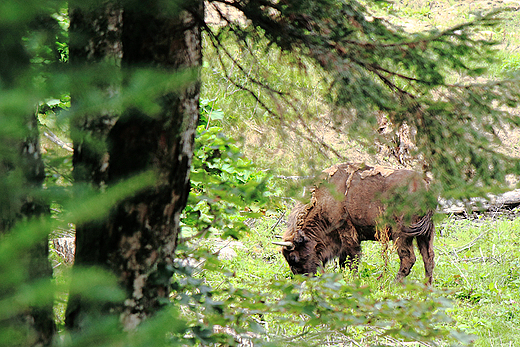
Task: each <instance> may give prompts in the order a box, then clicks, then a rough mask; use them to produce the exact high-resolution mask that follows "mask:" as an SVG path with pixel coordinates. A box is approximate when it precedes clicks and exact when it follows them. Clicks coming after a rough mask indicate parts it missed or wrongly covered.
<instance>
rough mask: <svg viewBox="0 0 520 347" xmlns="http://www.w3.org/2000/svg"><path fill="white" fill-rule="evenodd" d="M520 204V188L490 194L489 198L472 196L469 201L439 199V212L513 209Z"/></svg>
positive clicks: (457, 212) (458, 212)
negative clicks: (498, 193)
mask: <svg viewBox="0 0 520 347" xmlns="http://www.w3.org/2000/svg"><path fill="white" fill-rule="evenodd" d="M517 206H520V189H515V190H512V191H509V192H506V193H503V194H500V195H490V196H489V198H488V199H485V198H472V199H470V200H469V201H468V202H466V203H464V202H462V201H447V200H443V199H440V200H439V209H438V212H440V213H445V214H464V213H471V212H486V211H496V210H501V209H507V210H511V209H513V208H515V207H517Z"/></svg>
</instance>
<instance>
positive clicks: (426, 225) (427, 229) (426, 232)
mask: <svg viewBox="0 0 520 347" xmlns="http://www.w3.org/2000/svg"><path fill="white" fill-rule="evenodd" d="M432 217H433V211H428V213H426V214H425V215H424V216H423V217H422V218H421V219H420V220H419V221H417V222H415V223H413V224H412V225H410V226H409V227H403V228H402V231H403V232H404V233H405V234H407V235H409V236H430V235H431V234H432V233H433V232H434V230H435V229H434V226H433V220H432Z"/></svg>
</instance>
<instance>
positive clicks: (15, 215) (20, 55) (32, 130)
mask: <svg viewBox="0 0 520 347" xmlns="http://www.w3.org/2000/svg"><path fill="white" fill-rule="evenodd" d="M24 33H25V31H24V30H23V29H22V30H20V28H5V27H0V37H2V38H6V40H3V41H2V44H0V61H2V62H3V64H2V67H1V68H0V82H1V84H2V87H4V88H5V89H7V90H11V91H15V93H11V94H8V95H11V96H12V95H16V92H18V93H19V94H20V95H22V93H23V95H27V91H26V90H23V89H22V87H21V86H20V85H18V83H17V82H18V78H19V77H20V76H22V75H23V74H24V72H25V71H27V69H29V68H30V63H29V57H28V56H27V55H26V53H25V51H24V48H23V45H22V37H23V35H24ZM1 92H2V90H0V93H1ZM28 103H30V98H28ZM33 107H34V105H30V104H29V105H28V106H27V107H26V110H20V112H19V113H7V114H0V118H2V120H3V121H4V122H6V123H3V124H4V126H5V125H6V124H7V125H8V126H7V129H8V130H7V134H2V132H1V131H0V189H1V190H2V197H1V200H0V234H2V233H9V232H11V230H12V228H13V227H15V226H16V224H17V223H19V222H22V221H28V220H32V219H35V218H39V217H41V216H42V215H44V214H47V213H48V211H49V209H48V206H47V205H46V204H45V203H44V202H43V201H41V200H40V199H39V198H38V197H37V196H38V195H39V194H38V191H40V190H41V189H42V184H43V180H44V178H45V172H44V166H43V162H42V159H41V154H40V144H39V137H38V123H37V120H36V118H35V116H34V114H31V109H32V108H33ZM13 129H17V130H18V131H14V132H13ZM11 132H12V133H11ZM31 237H32V238H33V239H32V240H31V244H30V246H25V245H24V246H22V247H21V248H19V249H17V250H16V254H17V256H18V258H16V259H11V261H12V262H13V264H12V265H10V266H11V267H14V268H16V269H17V270H16V271H17V272H19V273H21V277H19V279H18V280H19V281H20V282H16V281H13V282H10V281H8V282H10V284H9V285H8V286H7V287H6V286H4V285H3V284H2V283H0V300H8V298H9V296H10V295H14V294H15V293H16V292H19V291H20V287H26V288H27V287H29V286H31V285H32V286H35V283H39V284H43V283H45V282H50V281H51V277H52V267H51V264H50V262H49V259H48V238H47V235H46V233H45V232H44V231H42V232H38V234H37V235H32V236H31ZM6 242H9V240H8V239H7V240H6ZM2 265H4V264H2ZM4 274H5V272H4ZM10 280H12V279H10ZM18 286H19V287H18ZM32 291H33V292H36V291H38V288H35V287H33V288H32ZM34 294H35V297H37V295H36V293H34ZM43 294H44V295H42V296H41V297H39V301H38V302H29V303H28V304H27V305H26V306H24V304H21V303H15V304H14V306H13V307H15V310H16V311H13V312H11V314H12V315H13V316H10V317H8V318H7V319H6V320H3V321H0V330H2V328H6V329H8V330H14V331H17V332H18V333H20V334H21V335H18V338H19V339H18V340H17V341H15V340H16V338H15V340H12V341H1V342H0V345H3V344H5V343H7V344H9V345H12V346H14V345H20V346H22V345H23V346H50V344H51V342H52V339H53V337H54V334H55V332H56V326H55V323H54V313H53V303H54V297H53V293H49V292H45V293H43ZM2 336H4V337H5V335H3V334H2ZM7 336H9V334H7ZM12 336H16V335H12Z"/></svg>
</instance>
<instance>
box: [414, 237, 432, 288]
mask: <svg viewBox="0 0 520 347" xmlns="http://www.w3.org/2000/svg"><path fill="white" fill-rule="evenodd" d="M417 246H418V247H419V251H420V252H421V255H422V258H423V262H424V274H425V276H426V278H427V280H428V284H432V278H433V267H434V266H435V261H434V256H435V254H434V253H433V233H432V235H428V236H418V237H417Z"/></svg>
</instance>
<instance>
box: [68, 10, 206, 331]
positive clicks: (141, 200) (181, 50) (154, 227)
mask: <svg viewBox="0 0 520 347" xmlns="http://www.w3.org/2000/svg"><path fill="white" fill-rule="evenodd" d="M159 3H160V2H159V1H157V2H155V1H152V2H147V3H146V6H142V5H137V4H134V5H128V6H127V7H125V8H124V10H123V11H122V17H121V23H122V32H121V33H122V35H121V47H122V58H121V62H122V64H121V65H122V66H123V67H124V68H125V71H131V70H132V69H135V68H146V69H150V68H151V69H156V70H160V71H161V72H163V73H164V74H174V73H176V72H178V71H182V70H183V69H193V70H194V71H195V72H196V76H197V77H196V79H194V80H193V81H191V82H189V83H187V84H186V86H185V87H184V88H183V89H182V90H180V91H179V90H170V91H166V92H164V93H162V94H161V95H155V96H154V100H156V102H157V104H159V105H160V109H161V111H160V112H159V114H158V115H157V114H155V115H150V114H146V113H145V112H144V111H143V110H140V109H139V108H138V107H136V108H130V109H126V110H124V112H123V114H122V115H121V116H120V117H119V118H118V119H117V121H116V122H115V123H114V125H113V126H111V127H110V128H104V129H103V130H102V131H98V133H102V134H103V135H102V136H100V140H101V141H103V140H106V142H105V143H106V152H104V153H98V154H96V155H85V153H86V152H85V151H86V147H85V142H82V143H80V142H75V144H74V145H75V151H76V150H77V148H78V147H77V146H81V147H79V149H80V150H79V151H78V153H77V154H76V153H75V155H74V170H75V171H76V168H80V170H81V171H82V172H83V173H82V174H81V178H82V180H83V181H84V182H89V183H94V184H95V185H98V186H99V185H102V184H106V185H108V186H109V187H110V186H112V185H113V184H115V183H117V182H119V181H121V180H124V179H125V178H128V177H131V176H133V175H136V174H139V173H142V172H145V171H148V170H153V171H154V172H155V173H156V175H157V177H158V179H157V181H156V183H155V185H154V186H153V187H151V188H149V189H146V190H145V191H142V192H139V193H137V194H135V195H134V196H132V197H130V198H128V199H126V200H125V201H123V202H122V203H120V204H118V205H117V206H115V207H114V208H113V210H112V211H111V213H110V216H109V217H108V219H107V220H106V221H102V222H101V221H96V222H94V223H92V224H91V225H83V226H78V227H77V241H76V243H77V245H76V252H77V253H76V261H75V266H83V265H99V266H102V267H104V268H108V269H110V271H112V272H113V273H114V274H115V275H116V276H117V277H118V279H119V283H120V285H121V286H122V288H124V290H125V292H126V294H127V298H126V300H125V301H124V303H122V304H121V305H120V306H119V307H117V308H115V311H116V312H118V314H119V318H120V321H121V323H122V325H123V328H124V329H125V330H133V329H134V328H135V327H136V326H137V325H139V323H140V322H141V321H143V320H144V319H146V318H147V317H149V316H150V315H153V313H154V312H155V311H157V310H158V309H159V308H160V307H161V306H162V305H163V304H164V302H165V301H167V300H168V296H169V292H170V280H171V275H172V269H173V260H174V252H175V249H176V247H177V235H178V232H179V219H180V214H181V212H182V210H183V209H184V207H185V205H186V200H187V196H188V193H189V186H190V185H189V172H190V165H191V160H192V156H193V142H194V135H195V130H196V125H197V122H198V114H199V109H198V102H199V90H200V83H199V79H198V71H199V69H200V67H201V63H202V54H201V36H200V35H201V34H200V23H199V20H200V19H202V18H203V2H202V1H200V0H199V1H190V2H189V3H188V4H186V5H183V8H181V9H177V10H176V12H175V13H173V12H168V11H167V10H166V11H165V10H164V9H161V8H159ZM75 18H76V17H75V16H72V17H71V30H77V27H76V25H77V23H79V20H78V19H75ZM83 18H85V17H83ZM73 22H76V24H74V23H73ZM98 22H99V21H98ZM89 23H90V24H89ZM85 24H86V25H87V26H89V25H90V26H91V27H92V24H93V23H92V21H89V20H86V21H85ZM94 29H95V28H94ZM91 32H92V33H93V34H94V33H96V32H98V30H92V31H91ZM99 36H102V35H98V36H97V37H99ZM85 43H86V41H85ZM91 46H92V45H91ZM72 55H73V51H72V50H71V60H72V59H73V57H72ZM91 56H95V54H91ZM123 92H124V90H123ZM98 119H99V118H98ZM79 128H80V130H81V131H82V132H83V137H84V136H85V133H87V134H88V133H89V132H90V133H92V132H93V130H92V129H91V128H89V127H88V126H86V123H83V124H81V125H80V126H79ZM92 128H94V129H99V128H98V127H95V126H94V127H92ZM78 138H80V137H78ZM98 147H99V145H98ZM76 177H78V176H76ZM71 300H72V304H69V305H70V306H69V309H68V312H67V325H68V326H69V327H77V326H79V325H80V321H79V320H78V317H80V316H81V315H82V311H85V310H86V307H82V303H81V298H80V297H77V296H76V297H74V298H72V299H71ZM112 309H114V308H112Z"/></svg>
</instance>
